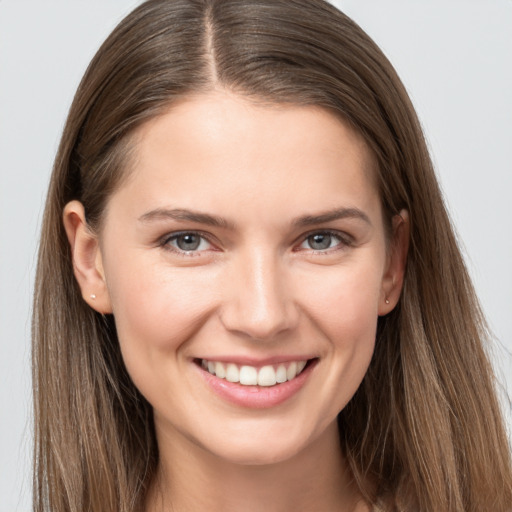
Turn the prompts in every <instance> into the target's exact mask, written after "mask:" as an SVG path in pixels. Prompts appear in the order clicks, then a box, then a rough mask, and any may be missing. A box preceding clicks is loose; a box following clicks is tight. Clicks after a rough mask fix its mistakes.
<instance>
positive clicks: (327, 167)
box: [34, 0, 512, 511]
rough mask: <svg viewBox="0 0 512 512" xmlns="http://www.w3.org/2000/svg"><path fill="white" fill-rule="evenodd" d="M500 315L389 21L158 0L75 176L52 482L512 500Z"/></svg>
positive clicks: (39, 336) (46, 281)
mask: <svg viewBox="0 0 512 512" xmlns="http://www.w3.org/2000/svg"><path fill="white" fill-rule="evenodd" d="M56 245H57V247H58V250H57V251H56V250H55V247H56ZM485 336H486V333H485V327H484V323H483V319H482V317H481V313H480V310H479V308H478V304H477V301H476V298H475V296H474V292H473V289H472V287H471V283H470V281H469V278H468V276H467V272H466V270H465V267H464V264H463V261H462V258H461V256H460V252H459V250H458V248H457V245H456V243H455V238H454V236H453V231H452V228H451V226H450V223H449V221H448V218H447V214H446V211H445V208H444V205H443V202H442V198H441V194H440V192H439V188H438V185H437V182H436V179H435V175H434V173H433V170H432V166H431V163H430V159H429V156H428V152H427V150H426V147H425V143H424V140H423V136H422V133H421V129H420V127H419V123H418V121H417V118H416V116H415V114H414V111H413V108H412V106H411V104H410V101H409V99H408V97H407V95H406V93H405V91H404V88H403V86H402V84H401V83H400V81H399V79H398V77H397V76H396V74H395V72H394V70H393V69H392V67H391V65H390V64H389V63H388V62H387V60H386V59H385V57H384V56H383V55H382V53H381V52H380V50H379V49H378V48H377V47H376V46H375V45H374V43H372V41H371V40H370V39H369V38H368V36H366V35H365V34H364V33H363V32H362V31H361V29H359V28H358V27H357V26H356V25H355V24H354V23H353V22H351V21H350V20H349V19H347V18H346V17H345V16H344V15H343V14H341V13H339V12H338V11H337V10H336V9H334V8H333V7H331V6H330V5H328V4H325V3H323V2H320V1H304V2H289V1H270V0H269V1H267V2H264V1H259V2H247V1H244V2H241V1H231V0H223V1H182V2H175V1H164V0H150V1H149V2H146V3H144V4H143V5H141V6H140V7H139V8H138V9H136V10H135V11H134V12H133V13H132V14H131V15H129V16H128V17H127V18H126V19H125V20H124V21H123V22H122V23H121V24H120V25H119V27H118V28H117V29H116V30H115V31H114V32H113V34H112V35H111V36H110V37H109V38H108V39H107V41H106V42H105V43H104V45H103V46H102V48H101V49H100V50H99V52H98V54H97V55H96V57H95V58H94V59H93V61H92V63H91V65H90V67H89V69H88V71H87V72H86V75H85V77H84V79H83V81H82V83H81V85H80V87H79V90H78V92H77V95H76V97H75V100H74V103H73V105H72V107H71V111H70V114H69V118H68V122H67V125H66V128H65V130H64V135H63V138H62V142H61V146H60V149H59V153H58V155H57V159H56V163H55V168H54V173H53V177H52V182H51V185H50V191H49V196H48V199H47V208H46V212H45V218H44V222H43V235H42V243H41V249H40V257H39V266H38V276H37V283H36V295H35V308H34V382H35V395H36V399H35V404H36V405H35V407H36V411H35V423H36V465H35V499H36V505H35V507H36V509H37V510H52V511H61V510H102V511H105V510H112V511H114V510H115V511H117V510H125V511H129V510H130V511H131V510H145V511H156V510H240V509H241V508H246V509H249V510H255V511H257V510H269V511H272V510H276V511H277V510H322V511H330V510H361V511H362V510H372V508H373V509H375V510H377V509H379V510H381V509H382V510H404V511H409V510H422V511H423V510H425V511H430V510H432V511H434V510H435V511H438V510H446V511H470V510H472V511H473V510H474V511H477V510H478V511H481V510H493V511H500V510H501V511H505V510H509V509H510V506H511V503H512V483H511V482H512V477H511V463H510V455H509V451H508V450H507V448H506V447H507V439H506V435H505V433H504V428H503V422H502V419H501V416H500V411H499V408H498V405H497V402H496V398H495V393H494V388H493V376H492V372H491V368H490V365H489V363H488V360H487V358H486V355H485V353H484V350H483V343H484V341H485Z"/></svg>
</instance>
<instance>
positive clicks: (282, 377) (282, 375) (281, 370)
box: [276, 364, 288, 384]
mask: <svg viewBox="0 0 512 512" xmlns="http://www.w3.org/2000/svg"><path fill="white" fill-rule="evenodd" d="M287 380H288V378H287V377H286V366H285V365H284V364H280V365H279V366H278V367H277V372H276V382H279V383H280V384H281V383H282V382H286V381H287Z"/></svg>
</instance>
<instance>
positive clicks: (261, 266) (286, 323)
mask: <svg viewBox="0 0 512 512" xmlns="http://www.w3.org/2000/svg"><path fill="white" fill-rule="evenodd" d="M240 256H241V257H240V258H237V261H236V263H235V264H234V275H232V276H231V278H232V282H231V283H230V284H229V287H230V288H231V293H229V294H228V297H227V301H226V303H225V308H224V315H223V322H224V325H225V327H226V328H227V329H229V330H231V331H237V332H239V333H243V334H245V335H246V336H248V337H250V338H253V339H258V340H266V339H270V338H272V337H274V336H276V335H277V334H279V333H281V332H282V331H285V330H287V329H291V328H292V327H293V325H294V323H295V322H296V320H297V315H296V312H295V308H294V304H293V299H292V297H291V294H290V289H289V286H287V276H286V274H287V273H286V272H285V268H284V262H283V261H282V260H281V259H280V258H279V256H278V255H277V254H276V253H274V252H272V251H271V250H269V249H268V248H267V249H265V248H256V249H255V248H252V249H251V250H249V251H246V252H245V253H244V254H243V255H240Z"/></svg>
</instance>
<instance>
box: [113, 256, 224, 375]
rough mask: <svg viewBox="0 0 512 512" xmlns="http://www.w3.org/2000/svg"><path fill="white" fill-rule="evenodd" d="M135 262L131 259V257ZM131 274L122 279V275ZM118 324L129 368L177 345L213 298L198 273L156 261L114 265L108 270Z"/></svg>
mask: <svg viewBox="0 0 512 512" xmlns="http://www.w3.org/2000/svg"><path fill="white" fill-rule="evenodd" d="M134 261H135V258H134ZM127 275H129V276H132V277H131V278H130V279H126V276H127ZM108 282H109V292H110V295H111V300H112V305H113V311H114V318H115V322H116V328H117V333H118V338H119V343H120V346H121V351H122V353H123V358H124V360H125V363H126V365H127V367H128V368H129V369H130V367H138V366H142V362H143V361H147V360H148V359H151V358H153V357H158V355H159V354H164V353H166V354H171V355H172V354H173V353H175V352H176V351H177V350H180V349H181V348H182V347H183V345H184V344H185V342H186V341H187V340H188V339H190V338H191V337H192V336H193V334H194V332H195V331H196V330H197V329H199V328H200V326H201V325H202V323H203V322H204V319H205V318H206V317H207V316H208V315H209V311H210V310H211V308H212V307H214V304H215V302H216V298H215V296H214V294H213V292H212V291H211V290H209V288H208V287H205V285H204V283H205V282H208V279H206V278H205V276H203V275H202V274H201V272H195V273H190V272H183V271H182V269H171V268H170V267H167V266H166V267H164V268H162V266H161V265H156V264H155V263H154V262H144V261H139V264H137V265H135V264H129V263H128V264H126V263H125V264H124V265H118V266H117V267H116V268H115V269H112V272H111V273H110V274H109V281H108Z"/></svg>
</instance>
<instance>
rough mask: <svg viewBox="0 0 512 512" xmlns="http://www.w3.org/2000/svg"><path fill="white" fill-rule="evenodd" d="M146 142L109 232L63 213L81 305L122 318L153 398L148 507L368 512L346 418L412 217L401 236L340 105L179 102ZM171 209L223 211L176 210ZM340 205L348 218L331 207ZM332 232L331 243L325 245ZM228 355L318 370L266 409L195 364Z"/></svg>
mask: <svg viewBox="0 0 512 512" xmlns="http://www.w3.org/2000/svg"><path fill="white" fill-rule="evenodd" d="M135 140H136V141H137V147H136V157H135V160H134V162H133V168H134V169H133V172H132V173H131V175H130V176H129V178H128V179H127V180H125V181H124V182H123V184H122V185H121V187H120V188H119V190H117V191H116V192H114V194H113V195H112V197H111V198H110V200H109V202H108V206H107V210H106V213H105V217H104V221H103V224H102V229H101V232H100V233H98V234H94V233H92V232H91V231H90V230H89V229H88V228H87V225H86V223H85V218H84V212H83V207H82V205H81V204H80V203H79V202H77V201H73V202H71V203H69V204H68V205H67V206H66V208H65V211H64V224H65V227H66V231H67V233H68V237H69V240H70V244H71V247H72V252H73V260H74V268H75V275H76V277H77V280H78V282H79V284H80V286H81V289H82V293H83V297H84V300H86V301H87V302H88V303H89V304H90V306H91V307H93V308H94V309H96V310H97V311H99V312H101V313H113V314H114V316H115V320H116V326H117V329H118V335H119V342H120V346H121V350H122V354H123V358H124V361H125V364H126V367H127V369H128V371H129V373H130V375H131V377H132V379H133V381H134V383H135V384H136V386H137V387H138V388H139V389H140V391H141V392H142V394H143V395H144V396H145V397H146V398H147V400H148V401H149V402H150V403H151V405H152V406H153V409H154V417H155V428H156V434H157V439H158V443H159V450H160V456H161V463H160V467H159V473H158V478H157V479H156V480H155V485H154V487H153V489H152V491H151V493H150V497H149V499H148V507H147V508H148V510H168V509H170V506H171V504H172V506H173V507H174V509H176V510H180V511H189V510H190V511H192V510H222V511H231V510H233V511H237V510H249V511H254V512H257V511H263V510H264V511H267V512H268V511H270V512H272V511H276V512H277V511H286V510H290V509H292V508H293V510H297V511H300V510H304V511H306V510H309V511H310V510H322V511H330V510H347V511H349V510H368V507H367V506H366V505H365V504H364V503H363V502H362V500H361V499H360V496H359V494H358V491H357V489H355V488H354V486H353V485H352V484H351V483H350V475H349V472H348V470H347V468H346V466H345V464H344V460H343V457H342V454H341V450H340V446H339V441H338V433H337V426H336V416H337V414H338V413H339V411H340V410H341V409H343V407H344V406H345V405H346V403H347V402H348V401H349V400H350V398H351V397H352V396H353V394H354V393H355V391H356V390H357V388H358V386H359V384H360V383H361V380H362V379H363V377H364V374H365V372H366V370H367V368H368V365H369V362H370V359H371V356H372V353H373V349H374V341H375V332H376V324H377V318H378V316H379V315H385V314H387V313H388V312H389V311H391V310H392V309H393V307H394V306H395V305H396V302H397V301H398V298H399V294H400V290H401V286H402V279H403V272H404V266H405V258H406V252H407V238H408V221H407V215H406V212H401V215H400V216H397V217H395V218H394V219H393V233H392V236H391V239H390V240H388V239H387V237H386V234H385V229H384V221H383V218H382V211H381V203H380V199H379V196H378V192H377V190H376V187H375V184H374V180H373V177H374V162H373V159H372V157H371V155H370V152H369V151H368V149H367V147H366V146H365V144H364V142H363V140H362V139H361V137H360V136H359V135H358V134H356V133H355V132H354V131H352V130H351V129H350V128H349V127H348V126H347V125H345V124H344V123H342V122H341V121H340V120H339V119H338V118H336V117H335V116H334V115H333V114H331V113H329V112H327V111H325V110H322V109H319V108H315V107H303V106H282V105H281V106H277V105H268V104H267V105H261V104H257V103H254V102H250V101H249V100H247V99H245V98H243V97H239V96H236V95H233V94H230V93H228V92H225V91H215V92H212V93H211V94H207V95H206V94H205V95H200V96H192V97H189V98H187V99H186V100H184V101H182V102H180V103H179V104H176V105H174V106H173V107H172V109H171V110H169V112H168V113H166V114H164V115H162V116H160V117H158V118H156V119H153V120H151V121H150V122H148V123H146V124H145V125H144V126H143V127H142V128H141V129H139V130H138V132H137V133H136V137H135ZM174 209H180V210H187V211H193V212H200V213H202V214H208V215H210V216H214V217H215V218H216V219H221V222H220V223H219V225H212V224H211V223H209V222H207V221H206V220H207V219H198V218H195V219H190V218H189V219H188V220H184V219H176V218H173V217H171V216H170V215H169V214H162V211H163V210H174ZM341 210H343V211H345V213H346V212H347V210H348V211H349V212H351V215H349V216H344V217H341V218H336V219H330V220H326V219H325V218H324V219H320V218H319V216H321V215H324V214H326V213H332V212H333V211H336V212H338V213H339V212H340V211H341ZM155 212H156V213H155ZM305 217H308V218H309V224H307V225H306V222H305ZM312 217H316V219H312ZM301 219H302V220H301ZM300 220H301V221H300ZM183 231H185V232H187V233H190V232H193V233H196V234H200V235H201V236H203V237H204V238H201V239H200V240H201V244H200V246H199V247H198V250H194V251H189V252H183V251H182V250H180V247H179V243H181V242H183V239H179V238H176V236H174V235H175V234H176V233H181V232H183ZM326 232H329V233H331V234H330V243H329V244H328V247H327V248H325V249H320V250H318V247H317V246H312V241H314V240H313V239H312V238H311V235H313V234H315V233H317V234H322V233H323V234H324V237H325V236H329V235H325V233H326ZM173 236H174V238H173ZM327 240H329V239H327ZM91 294H94V295H95V298H91ZM228 357H229V358H235V359H237V358H239V359H243V358H250V359H251V360H256V361H259V360H262V359H263V358H269V357H286V358H289V359H290V360H298V359H312V358H315V359H316V365H315V366H314V367H313V368H312V369H311V370H310V372H309V374H308V377H307V379H306V381H305V383H304V385H303V386H302V388H301V389H300V390H299V391H298V392H297V393H296V394H294V395H293V396H292V397H291V398H289V399H288V400H286V401H285V402H283V403H281V404H279V405H276V406H273V407H268V408H257V409H256V408H248V407H242V406H240V405H236V404H233V403H230V402H228V401H226V400H225V399H224V398H222V397H219V396H218V395H217V394H215V393H214V392H213V391H212V390H211V388H210V387H209V386H208V385H207V384H206V382H205V379H204V378H202V374H201V372H202V370H200V369H199V367H198V365H197V364H196V362H195V359H196V358H205V359H208V360H214V361H223V360H225V359H226V358H228ZM197 489H200V490H201V491H200V492H197ZM291 507H292V508H291Z"/></svg>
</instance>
